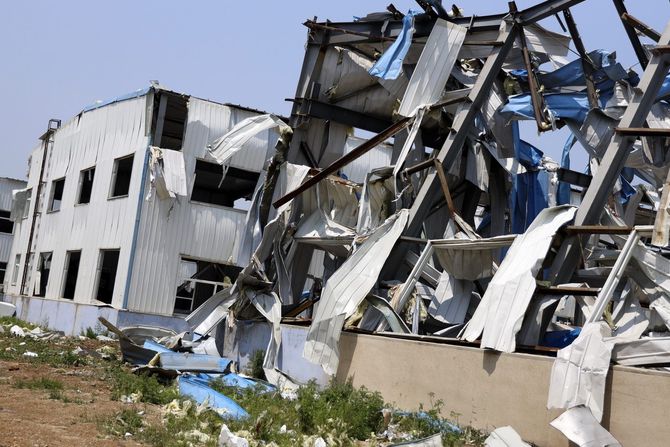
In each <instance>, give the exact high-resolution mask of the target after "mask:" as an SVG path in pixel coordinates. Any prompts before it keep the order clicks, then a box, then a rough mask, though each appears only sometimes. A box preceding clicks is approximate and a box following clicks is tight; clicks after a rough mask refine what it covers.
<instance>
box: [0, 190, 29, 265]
mask: <svg viewBox="0 0 670 447" xmlns="http://www.w3.org/2000/svg"><path fill="white" fill-rule="evenodd" d="M26 185H27V182H26V181H23V180H17V179H13V178H0V210H3V211H10V210H11V209H12V191H13V190H15V189H22V188H25V187H26ZM14 232H16V230H14ZM12 240H13V236H12V235H11V234H6V233H0V262H6V263H8V264H9V259H10V256H11V251H12ZM7 267H8V268H9V265H8V266H7Z"/></svg>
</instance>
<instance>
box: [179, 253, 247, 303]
mask: <svg viewBox="0 0 670 447" xmlns="http://www.w3.org/2000/svg"><path fill="white" fill-rule="evenodd" d="M241 271H242V269H241V268H239V267H235V266H232V265H225V264H217V263H214V262H207V261H199V260H196V259H189V258H181V262H180V264H179V286H178V287H177V293H176V296H175V303H174V312H175V313H182V314H189V313H191V312H193V311H194V310H195V309H197V308H198V307H200V305H202V303H204V302H205V301H207V299H208V298H210V297H211V296H212V295H214V294H215V293H216V292H219V291H220V290H222V289H223V288H226V287H230V286H231V285H232V283H234V282H235V280H236V279H237V275H238V274H239V273H240V272H241Z"/></svg>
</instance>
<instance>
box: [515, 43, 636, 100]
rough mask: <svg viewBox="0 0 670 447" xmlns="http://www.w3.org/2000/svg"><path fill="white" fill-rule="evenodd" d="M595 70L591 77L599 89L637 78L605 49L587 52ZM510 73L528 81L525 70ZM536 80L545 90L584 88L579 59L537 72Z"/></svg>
mask: <svg viewBox="0 0 670 447" xmlns="http://www.w3.org/2000/svg"><path fill="white" fill-rule="evenodd" d="M589 57H590V58H591V60H592V61H593V64H594V66H595V68H596V70H595V71H594V73H593V78H594V81H595V84H596V88H598V89H599V90H603V89H608V88H612V87H613V85H614V81H618V80H621V79H628V80H629V82H631V83H632V84H633V85H637V78H633V79H631V78H630V77H629V74H628V72H627V71H626V70H625V69H624V68H623V66H622V65H621V64H620V63H618V62H617V61H616V55H615V53H610V52H609V51H605V50H594V51H591V52H590V53H589ZM510 75H511V76H513V77H515V78H517V79H520V80H522V81H524V82H528V72H527V71H526V70H512V71H510ZM537 77H538V80H539V82H540V84H541V85H542V86H544V88H545V89H546V90H551V89H555V88H560V87H568V86H579V85H583V86H584V87H585V88H586V78H585V77H584V70H583V69H582V61H581V59H576V60H574V61H572V62H569V63H568V64H566V65H564V66H562V67H561V68H558V69H556V70H554V71H551V72H549V73H538V75H537Z"/></svg>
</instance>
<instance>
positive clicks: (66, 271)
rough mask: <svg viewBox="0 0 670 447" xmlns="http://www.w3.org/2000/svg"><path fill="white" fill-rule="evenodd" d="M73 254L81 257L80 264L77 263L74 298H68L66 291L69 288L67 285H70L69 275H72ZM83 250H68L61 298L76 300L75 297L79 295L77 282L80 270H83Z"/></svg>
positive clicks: (73, 290)
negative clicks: (71, 262)
mask: <svg viewBox="0 0 670 447" xmlns="http://www.w3.org/2000/svg"><path fill="white" fill-rule="evenodd" d="M73 253H78V256H79V262H78V263H77V272H76V273H75V274H74V275H75V276H74V286H73V289H72V296H71V297H66V296H65V290H66V288H67V283H68V274H69V273H70V261H71V259H72V254H73ZM81 254H82V251H81V250H68V251H66V252H65V263H64V265H63V283H62V284H61V289H60V294H59V296H60V298H63V299H66V300H74V297H75V296H76V295H77V282H78V280H79V270H80V268H81Z"/></svg>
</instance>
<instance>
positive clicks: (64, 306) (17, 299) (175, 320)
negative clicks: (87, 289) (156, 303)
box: [2, 295, 188, 335]
mask: <svg viewBox="0 0 670 447" xmlns="http://www.w3.org/2000/svg"><path fill="white" fill-rule="evenodd" d="M2 301H5V302H10V303H13V304H14V305H15V306H16V316H17V317H18V318H20V319H22V320H24V321H28V322H30V323H33V324H39V325H40V326H43V327H46V328H49V329H52V330H56V331H62V332H63V333H64V334H65V335H79V334H81V333H82V332H83V331H86V329H88V328H92V329H93V330H95V331H96V332H103V331H104V330H105V329H104V327H102V325H101V324H100V322H99V321H98V317H104V318H106V319H107V320H109V321H110V322H111V323H112V324H114V325H115V326H117V327H120V328H123V327H127V326H136V325H141V326H160V327H164V328H168V329H172V330H174V331H175V332H182V331H186V330H188V326H187V325H186V322H185V321H184V319H183V318H179V317H169V316H162V315H151V314H143V313H139V312H129V311H126V310H120V309H115V308H113V307H109V306H94V305H92V304H82V303H76V302H74V301H70V300H53V299H48V298H39V297H28V296H16V295H4V296H3V297H2Z"/></svg>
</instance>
